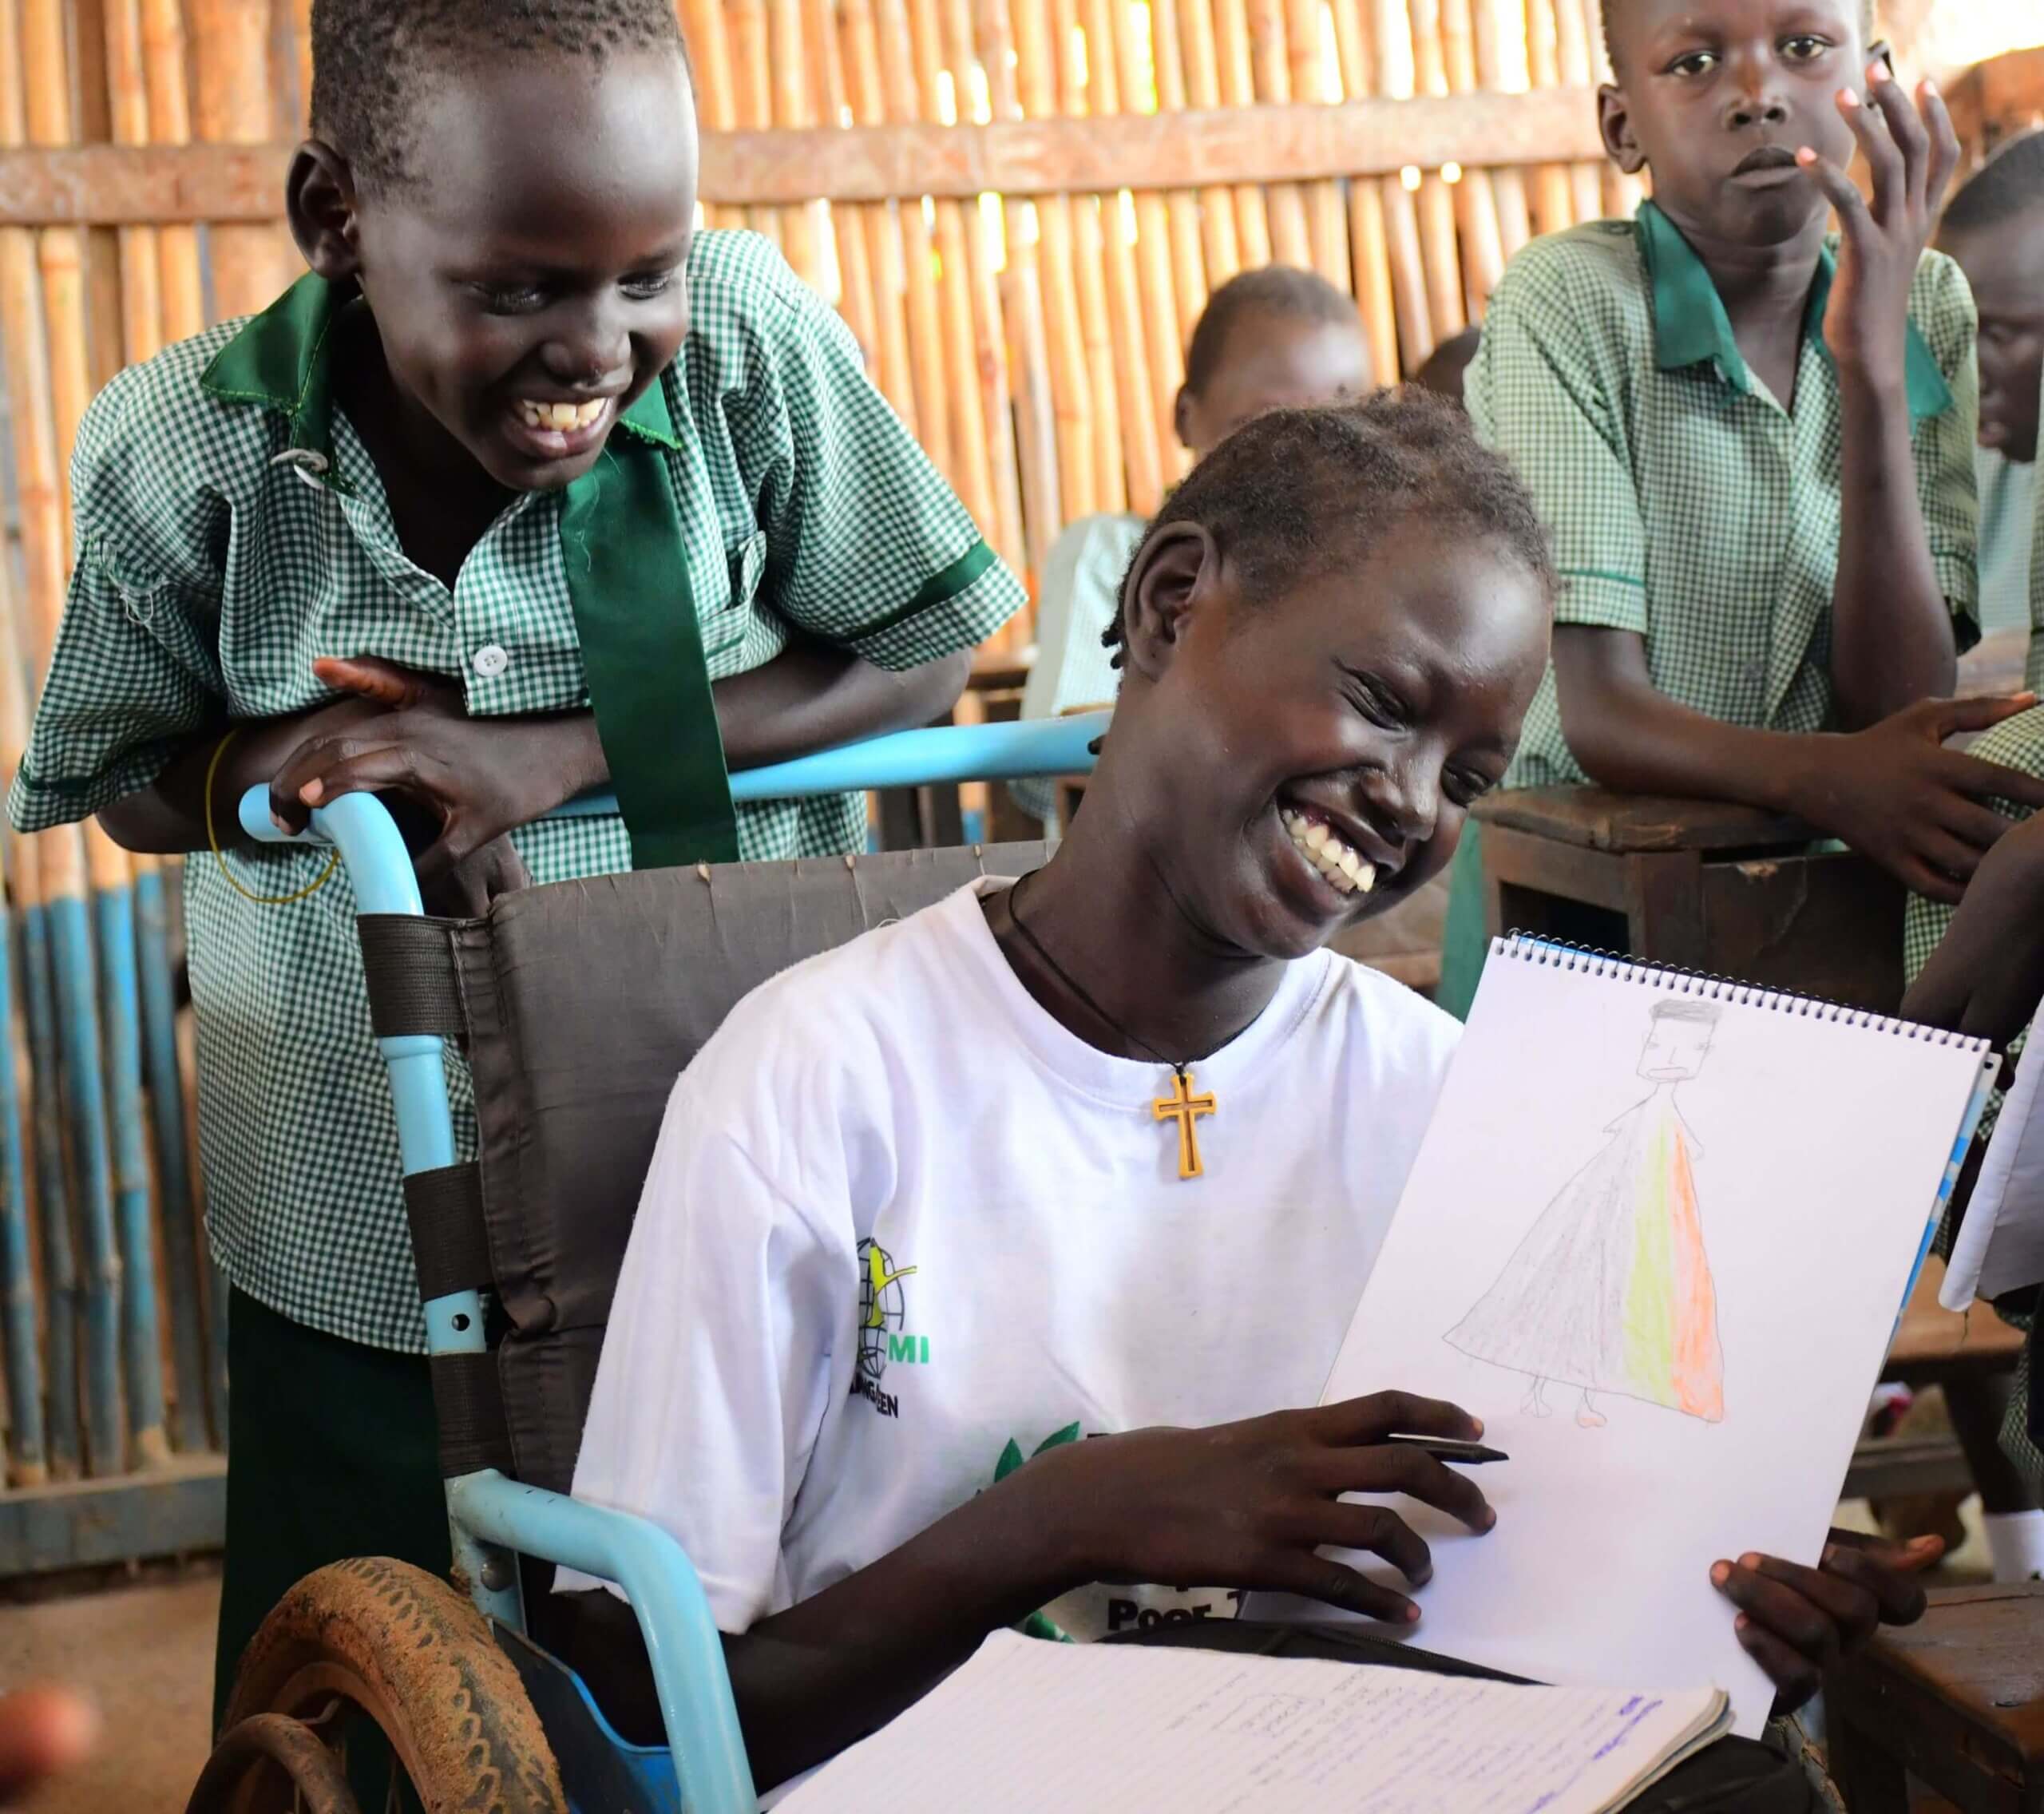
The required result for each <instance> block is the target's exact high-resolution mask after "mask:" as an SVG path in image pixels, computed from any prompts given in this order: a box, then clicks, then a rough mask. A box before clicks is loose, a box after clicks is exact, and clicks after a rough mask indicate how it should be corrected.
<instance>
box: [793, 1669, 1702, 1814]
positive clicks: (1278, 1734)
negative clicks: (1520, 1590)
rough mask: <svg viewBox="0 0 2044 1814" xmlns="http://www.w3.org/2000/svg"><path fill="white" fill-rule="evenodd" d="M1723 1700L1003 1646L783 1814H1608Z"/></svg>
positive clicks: (800, 1794) (1674, 1756)
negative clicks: (1446, 1813) (1128, 1812)
mask: <svg viewBox="0 0 2044 1814" xmlns="http://www.w3.org/2000/svg"><path fill="white" fill-rule="evenodd" d="M1728 1717H1729V1714H1728V1709H1727V1706H1726V1703H1725V1697H1724V1696H1723V1695H1722V1694H1721V1693H1717V1692H1716V1691H1714V1690H1712V1689H1692V1690H1689V1691H1686V1692H1682V1693H1670V1694H1644V1693H1626V1692H1623V1691H1616V1690H1606V1689H1579V1688H1521V1687H1515V1686H1512V1685H1507V1684H1505V1683H1501V1682H1489V1681H1467V1680H1462V1679H1458V1678H1453V1677H1446V1676H1435V1675H1423V1674H1420V1673H1416V1672H1415V1671H1412V1670H1406V1669H1380V1668H1361V1667H1357V1666H1356V1665H1352V1664H1347V1663H1337V1662H1317V1661H1293V1660H1279V1659H1277V1658H1270V1657H1253V1656H1236V1655H1228V1654H1222V1653H1219V1652H1214V1651H1204V1650H1130V1649H1123V1648H1121V1647H1119V1646H1083V1645H1081V1646H1073V1645H1056V1644H1047V1643H1043V1642H1038V1641H1036V1640H1035V1639H1032V1638H1020V1637H1017V1636H1016V1635H1015V1634H1012V1633H1010V1632H996V1634H994V1635H993V1636H992V1637H991V1638H988V1640H987V1641H986V1642H985V1644H984V1646H982V1647H981V1648H980V1650H979V1652H978V1653H977V1654H976V1655H975V1656H974V1657H973V1658H972V1661H971V1662H969V1663H967V1664H966V1665H965V1667H964V1668H963V1669H961V1670H959V1671H958V1673H957V1674H955V1675H953V1677H951V1678H950V1679H949V1681H946V1682H945V1683H944V1684H943V1685H941V1687H939V1688H938V1689H936V1690H935V1692H933V1693H931V1694H930V1695H929V1696H928V1697H926V1698H925V1699H924V1700H923V1701H921V1702H919V1703H918V1704H917V1705H916V1706H914V1707H912V1708H911V1709H909V1711H908V1712H907V1713H904V1714H903V1715H901V1717H900V1718H899V1719H897V1720H896V1721H894V1722H893V1725H889V1726H888V1727H886V1728H885V1729H884V1730H882V1731H881V1732H880V1733H877V1734H875V1735H874V1736H873V1737H872V1738H869V1739H868V1740H867V1741H866V1742H865V1743H864V1744H863V1745H858V1746H855V1747H854V1749H852V1750H850V1751H849V1752H847V1753H846V1754H845V1755H844V1756H843V1757H841V1758H839V1759H838V1761H837V1762H835V1763H834V1764H830V1765H829V1766H827V1767H826V1768H824V1769H823V1770H822V1771H820V1772H818V1774H817V1775H816V1776H814V1778H813V1779H811V1780H810V1781H809V1782H807V1783H806V1784H803V1785H802V1788H800V1789H798V1790H797V1791H796V1792H795V1793H794V1795H792V1796H790V1797H789V1798H788V1799H787V1800H786V1801H785V1802H783V1803H782V1804H781V1806H782V1811H783V1814H822V1811H823V1810H826V1809H829V1810H830V1811H831V1814H956V1811H957V1810H958V1809H960V1808H972V1809H973V1810H975V1814H1041V1811H1042V1810H1043V1809H1044V1808H1060V1809H1067V1810H1083V1809H1092V1808H1099V1809H1102V1810H1106V1809H1115V1810H1117V1811H1119V1810H1125V1809H1127V1808H1170V1809H1171V1810H1172V1814H1281V1811H1283V1814H1290V1811H1293V1810H1304V1809H1308V1808H1311V1809H1315V1810H1326V1811H1329V1814H1340V1811H1343V1810H1364V1809H1367V1810H1369V1814H1439V1811H1440V1810H1441V1809H1444V1808H1453V1809H1456V1810H1457V1811H1459V1814H1536V1811H1537V1814H1601V1811H1602V1810H1604V1809H1607V1808H1617V1807H1618V1806H1620V1805H1622V1804H1623V1803H1624V1802H1625V1801H1626V1800H1629V1799H1630V1797H1631V1796H1632V1795H1633V1794H1634V1793H1635V1792H1637V1791H1638V1788H1640V1787H1641V1786H1642V1784H1646V1783H1647V1782H1650V1781H1651V1780H1654V1778H1656V1777H1657V1776H1660V1775H1662V1773H1664V1772H1665V1771H1666V1769H1667V1768H1669V1767H1670V1765H1671V1764H1673V1763H1674V1762H1675V1761H1679V1760H1680V1759H1681V1758H1682V1757H1686V1756H1687V1755H1689V1753H1690V1752H1692V1751H1693V1750H1694V1749H1697V1747H1698V1746H1699V1745H1701V1744H1704V1743H1706V1742H1708V1741H1709V1740H1710V1739H1711V1738H1713V1737H1716V1736H1717V1734H1718V1733H1720V1732H1721V1731H1722V1730H1723V1729H1725V1724H1726V1722H1727V1720H1728Z"/></svg>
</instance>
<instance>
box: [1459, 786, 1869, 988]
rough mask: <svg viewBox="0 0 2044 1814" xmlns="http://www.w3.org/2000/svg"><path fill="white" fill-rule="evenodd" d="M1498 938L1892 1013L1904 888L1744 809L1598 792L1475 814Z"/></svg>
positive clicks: (1491, 804) (1554, 792)
mask: <svg viewBox="0 0 2044 1814" xmlns="http://www.w3.org/2000/svg"><path fill="white" fill-rule="evenodd" d="M1476 815H1477V817H1478V818H1479V819H1480V822H1481V823H1482V825H1483V883H1484V893H1485V897H1486V908H1487V914H1488V917H1489V924H1490V928H1491V933H1492V934H1493V936H1495V935H1496V934H1497V933H1503V932H1511V931H1514V930H1518V931H1524V932H1531V933H1547V934H1548V935H1550V936H1551V937H1559V938H1568V939H1572V940H1573V941H1575V942H1578V943H1584V942H1587V943H1592V944H1597V943H1602V944H1604V945H1614V944H1615V945H1617V946H1618V947H1622V949H1623V950H1624V951H1625V952H1626V953H1627V954H1628V955H1629V956H1631V957H1636V958H1639V959H1642V960H1646V961H1647V962H1650V963H1656V964H1668V965H1670V966H1672V967H1674V968H1679V969H1686V970H1701V971H1704V972H1709V973H1711V974H1713V975H1717V976H1731V977H1735V978H1737V980H1741V981H1742V982H1753V983H1760V984H1766V985H1768V986H1769V987H1773V988H1785V989H1792V990H1794V991H1795V992H1797V993H1799V994H1803V995H1809V996H1818V997H1820V998H1821V999H1824V1000H1832V1001H1841V1002H1844V1003H1847V1004H1850V1005H1852V1006H1853V1007H1858V1008H1874V1009H1876V1010H1878V1011H1880V1012H1884V1013H1888V1012H1893V1010H1894V1008H1895V1005H1896V1004H1897V1003H1899V1001H1900V1000H1901V999H1902V914H1903V904H1904V903H1903V890H1902V888H1901V885H1899V883H1897V882H1895V881H1893V880H1891V878H1890V877H1888V876H1887V875H1886V874H1884V873H1883V872H1882V871H1881V870H1880V869H1876V867H1875V866H1874V865H1872V863H1870V862H1868V861H1867V860H1866V859H1865V858H1864V857H1860V856H1858V855H1856V854H1853V853H1852V852H1849V851H1816V850H1812V849H1811V846H1812V843H1813V842H1814V841H1815V834H1813V833H1812V831H1811V830H1810V829H1809V828H1808V826H1804V825H1802V824H1800V823H1799V822H1797V821H1796V820H1794V819H1792V818H1784V817H1781V816H1780V815H1778V814H1770V813H1763V812H1759V811H1757V810H1754V809H1753V808H1751V807H1748V806H1730V805H1727V804H1725V803H1724V802H1717V801H1706V800H1662V799H1654V798H1646V797H1644V796H1639V795H1634V794H1611V793H1607V792H1606V791H1605V790H1602V788H1595V787H1542V788H1531V789H1527V790H1523V791H1520V792H1517V793H1510V794H1495V795H1493V796H1492V797H1491V798H1489V799H1487V800H1485V801H1483V802H1482V803H1481V804H1480V805H1479V806H1477V808H1476Z"/></svg>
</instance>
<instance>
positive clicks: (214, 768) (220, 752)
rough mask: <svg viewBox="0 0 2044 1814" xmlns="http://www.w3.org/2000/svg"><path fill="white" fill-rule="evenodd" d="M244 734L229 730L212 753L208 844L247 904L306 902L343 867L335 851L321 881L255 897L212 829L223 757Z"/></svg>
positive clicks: (208, 780)
mask: <svg viewBox="0 0 2044 1814" xmlns="http://www.w3.org/2000/svg"><path fill="white" fill-rule="evenodd" d="M240 735H241V732H240V730H239V729H236V730H233V731H229V732H228V734H227V735H225V736H224V737H223V738H222V739H220V743H219V744H218V745H217V746H216V747H215V749H214V751H213V759H212V761H211V762H208V763H207V764H206V842H208V844H210V845H211V846H212V848H213V861H215V862H216V863H217V864H219V865H220V873H221V874H222V875H224V876H225V877H227V885H228V887H229V888H231V889H233V890H234V892H235V893H236V894H238V895H240V897H241V898H242V899H243V900H244V901H254V902H255V905H257V906H258V907H288V906H290V905H292V904H293V903H294V902H295V901H303V900H305V899H307V897H310V896H311V895H315V894H317V893H319V890H320V889H323V888H324V887H325V886H326V885H327V883H328V882H330V881H332V880H333V879H334V872H335V870H336V869H339V867H340V866H341V854H340V852H339V851H338V850H336V851H335V853H334V854H333V855H332V857H330V858H329V859H328V861H327V866H326V868H325V869H322V870H321V871H320V872H319V880H318V881H315V882H314V883H313V884H312V885H311V886H310V887H308V888H301V889H299V891H298V893H295V894H252V893H250V892H249V891H248V889H246V888H244V886H243V885H242V883H241V878H240V877H239V876H237V875H236V873H234V871H233V870H232V869H229V868H228V866H227V853H226V852H225V851H224V850H222V849H221V848H220V834H219V833H217V832H216V831H215V830H213V782H214V781H215V780H216V778H218V776H219V774H220V758H221V757H223V756H224V755H226V754H227V747H228V744H230V743H232V742H233V741H234V740H235V739H236V738H237V737H239V736H240Z"/></svg>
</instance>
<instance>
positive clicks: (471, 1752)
mask: <svg viewBox="0 0 2044 1814" xmlns="http://www.w3.org/2000/svg"><path fill="white" fill-rule="evenodd" d="M223 1733H224V1736H223V1737H222V1738H221V1740H220V1745H219V1748H218V1749H216V1751H215V1753H214V1754H213V1757H212V1761H211V1762H210V1763H208V1765H207V1766H206V1770H205V1773H204V1775H203V1776H201V1777H200V1779H199V1786H198V1788H197V1789H196V1791H194V1792H193V1795H192V1800H191V1803H190V1805H189V1807H188V1810H187V1814H289V1811H291V1810H293V1809H295V1808H315V1809H319V1810H321V1811H322V1814H325V1811H326V1810H328V1809H331V1810H332V1814H358V1810H359V1814H384V1810H385V1808H386V1806H387V1807H390V1808H402V1807H411V1806H415V1807H419V1808H424V1809H425V1810H426V1814H568V1797H567V1796H566V1795H565V1794H564V1793H563V1792H562V1790H561V1773H560V1771H559V1770H558V1768H557V1767H556V1765H555V1763H554V1760H553V1751H552V1750H551V1749H549V1746H548V1744H547V1741H546V1735H545V1733H544V1732H543V1731H542V1730H541V1727H540V1723H539V1720H538V1717H537V1715H535V1714H534V1713H533V1706H532V1702H531V1701H529V1699H528V1698H527V1697H526V1694H525V1685H524V1683H523V1682H521V1681H520V1680H519V1678H518V1672H517V1669H516V1668H515V1667H514V1666H513V1664H512V1662H511V1660H510V1658H508V1657H506V1656H505V1654H504V1653H503V1651H502V1650H500V1649H499V1648H498V1647H497V1642H496V1640H495V1639H494V1638H492V1637H491V1635H490V1632H489V1626H488V1625H487V1624H486V1623H485V1621H484V1619H483V1617H482V1615H481V1613H479V1612H478V1611H477V1610H476V1608H475V1606H474V1605H473V1603H472V1602H470V1601H469V1600H467V1599H465V1598H463V1597H462V1596H461V1594H457V1593H456V1592H455V1591H454V1589H453V1588H451V1587H450V1586H448V1585H447V1584H446V1582H442V1581H438V1580H436V1579H434V1577H433V1576H431V1575H430V1574H426V1572H425V1571H424V1570H421V1569H417V1568H413V1567H411V1566H409V1565H408V1564H406V1563H404V1562H393V1561H391V1560H390V1559H388V1558H387V1557H381V1556H378V1557H363V1558H358V1559H355V1560H352V1561H349V1562H335V1563H334V1564H333V1565H332V1566H330V1567H327V1568H323V1569H320V1570H318V1571H317V1572H315V1573H314V1574H308V1575H307V1576H306V1578H304V1579H303V1581H301V1582H299V1584H298V1585H297V1586H295V1587H294V1588H293V1589H292V1590H291V1591H290V1593H288V1594H286V1595H285V1596H284V1598H283V1599H282V1600H281V1601H279V1602H278V1604H277V1606H276V1609H275V1610H274V1611H273V1612H271V1614H270V1616H269V1618H267V1619H266V1620H264V1621H263V1629H262V1630H260V1631H259V1633H257V1634H256V1637H255V1642H254V1643H252V1645H250V1646H249V1648H248V1654H247V1656H246V1657H245V1658H244V1659H243V1661H242V1665H241V1673H240V1675H239V1676H238V1677H236V1681H235V1686H234V1695H233V1698H232V1700H231V1701H229V1703H228V1713H227V1718H226V1721H225V1722H224V1726H223ZM308 1740H310V1741H311V1743H310V1744H309V1745H308V1743H307V1741H308ZM351 1750H352V1751H353V1752H354V1753H355V1757H354V1758H353V1767H352V1768H351V1767H350V1755H349V1754H350V1752H351ZM365 1752H366V1753H374V1754H377V1761H375V1762H374V1764H372V1765H371V1766H370V1768H368V1769H367V1770H365V1768H363V1765H364V1762H365V1758H364V1755H363V1753H365ZM314 1753H324V1759H322V1758H321V1757H319V1756H315V1755H314ZM365 1778H366V1780H367V1786H365ZM350 1779H352V1781H353V1783H354V1791H353V1793H352V1794H351V1793H350V1792H349V1788H348V1781H349V1780H350ZM407 1789H408V1790H409V1793H406V1790H407Z"/></svg>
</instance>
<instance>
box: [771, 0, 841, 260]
mask: <svg viewBox="0 0 2044 1814" xmlns="http://www.w3.org/2000/svg"><path fill="white" fill-rule="evenodd" d="M809 55H810V52H808V51H806V50H805V46H804V43H803V33H802V0H768V6H767V68H768V70H769V73H770V74H771V76H772V77H773V81H772V96H771V99H772V113H771V115H770V117H771V119H772V121H773V123H774V125H776V126H794V127H800V126H807V125H812V124H814V121H813V120H812V118H811V116H810V84H809V72H808V66H807V65H808V56H809ZM824 232H825V229H824V224H823V204H822V203H821V202H814V201H813V202H810V203H809V204H807V205H806V206H805V207H802V208H783V209H782V211H781V244H782V249H783V250H784V251H785V252H786V254H787V259H788V263H790V264H791V265H792V266H794V271H795V275H797V276H798V277H799V278H800V279H802V281H803V282H804V283H806V284H807V285H808V286H809V287H810V288H811V289H812V290H814V291H817V292H818V294H819V295H823V294H827V292H828V291H829V288H830V286H829V284H828V283H827V282H826V278H825V273H824V264H823V240H824Z"/></svg>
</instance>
